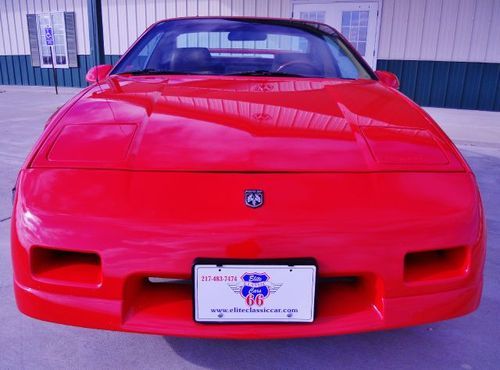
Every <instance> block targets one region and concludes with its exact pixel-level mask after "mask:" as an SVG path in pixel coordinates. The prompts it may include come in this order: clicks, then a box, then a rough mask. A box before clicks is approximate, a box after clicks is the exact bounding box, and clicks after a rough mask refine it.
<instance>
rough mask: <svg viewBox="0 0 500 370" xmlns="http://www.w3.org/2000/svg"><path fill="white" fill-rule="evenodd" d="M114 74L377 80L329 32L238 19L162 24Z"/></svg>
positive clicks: (296, 24)
mask: <svg viewBox="0 0 500 370" xmlns="http://www.w3.org/2000/svg"><path fill="white" fill-rule="evenodd" d="M112 73H113V74H135V75H147V74H151V75H155V74H201V75H232V76H238V75H240V76H278V77H280V76H282V77H313V78H343V79H371V78H372V72H371V71H369V69H368V68H367V67H365V65H364V64H363V63H362V62H361V61H360V60H358V57H357V56H355V55H354V54H353V52H352V48H351V47H350V46H348V45H346V43H345V42H344V41H343V40H342V39H341V38H340V37H339V36H338V35H337V33H336V31H335V30H333V29H332V28H330V27H328V26H325V25H321V24H313V23H306V22H300V21H289V20H269V19H266V20H262V19H237V18H232V19H230V18H199V19H194V18H193V19H177V20H170V21H164V22H161V23H158V24H157V25H155V26H154V27H152V28H151V29H150V30H149V31H148V32H147V33H146V34H145V35H144V36H142V37H141V39H140V40H139V41H138V42H137V43H136V44H135V45H134V46H133V47H132V49H131V50H130V51H129V52H128V53H127V54H126V55H125V56H124V57H123V58H122V60H121V61H120V62H119V63H118V65H117V66H116V67H115V68H114V70H113V72H112Z"/></svg>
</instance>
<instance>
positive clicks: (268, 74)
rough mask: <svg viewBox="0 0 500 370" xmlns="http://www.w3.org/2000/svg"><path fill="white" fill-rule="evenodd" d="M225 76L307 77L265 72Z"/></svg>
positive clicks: (227, 74)
mask: <svg viewBox="0 0 500 370" xmlns="http://www.w3.org/2000/svg"><path fill="white" fill-rule="evenodd" d="M225 76H266V77H267V76H269V77H308V76H304V75H299V74H296V73H286V72H272V71H266V70H257V71H244V72H234V73H226V74H225Z"/></svg>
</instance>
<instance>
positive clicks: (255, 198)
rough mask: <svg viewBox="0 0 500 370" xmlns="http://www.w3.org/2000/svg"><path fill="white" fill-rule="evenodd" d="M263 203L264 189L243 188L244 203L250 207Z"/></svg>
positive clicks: (256, 206) (257, 206)
mask: <svg viewBox="0 0 500 370" xmlns="http://www.w3.org/2000/svg"><path fill="white" fill-rule="evenodd" d="M262 204H264V191H263V190H257V189H249V190H245V205H246V206H248V207H250V208H259V207H260V206H261V205H262Z"/></svg>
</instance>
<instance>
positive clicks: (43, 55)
mask: <svg viewBox="0 0 500 370" xmlns="http://www.w3.org/2000/svg"><path fill="white" fill-rule="evenodd" d="M48 28H51V29H52V34H53V43H54V45H53V46H52V50H51V47H50V46H48V45H47V43H46V40H45V33H46V30H47V29H48ZM37 34H38V45H39V50H40V66H41V67H42V68H52V58H54V62H55V63H54V64H55V67H56V68H69V65H68V49H67V47H66V45H67V42H66V24H65V17H64V12H53V13H43V14H37Z"/></svg>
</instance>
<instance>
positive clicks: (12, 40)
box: [0, 0, 90, 55]
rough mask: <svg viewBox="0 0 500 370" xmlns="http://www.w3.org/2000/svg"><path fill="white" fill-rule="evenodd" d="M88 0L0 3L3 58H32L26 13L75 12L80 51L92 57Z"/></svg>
mask: <svg viewBox="0 0 500 370" xmlns="http://www.w3.org/2000/svg"><path fill="white" fill-rule="evenodd" d="M87 7H88V4H87V0H50V1H49V0H0V35H1V36H0V55H29V54H30V48H29V39H28V24H27V20H26V14H38V13H45V12H51V11H61V12H75V16H76V33H77V34H76V39H77V52H78V54H80V55H88V54H90V48H89V18H88V11H87Z"/></svg>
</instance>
